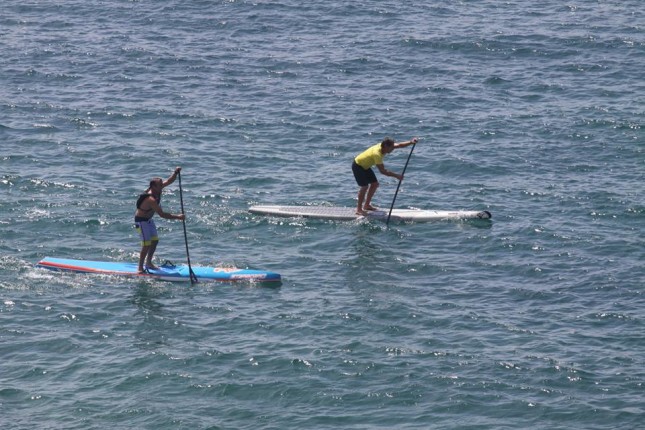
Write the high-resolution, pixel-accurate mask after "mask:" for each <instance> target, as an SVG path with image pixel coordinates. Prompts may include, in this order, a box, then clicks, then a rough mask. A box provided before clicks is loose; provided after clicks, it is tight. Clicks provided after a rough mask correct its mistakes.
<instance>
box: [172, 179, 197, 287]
mask: <svg viewBox="0 0 645 430" xmlns="http://www.w3.org/2000/svg"><path fill="white" fill-rule="evenodd" d="M177 179H179V202H180V203H181V213H182V215H184V219H183V220H181V222H182V225H183V226H184V243H185V244H186V259H187V260H188V273H189V274H190V283H191V284H194V283H195V282H197V275H195V272H193V268H192V267H191V266H190V252H189V251H188V234H186V213H185V212H184V195H183V192H182V189H181V172H178V173H177Z"/></svg>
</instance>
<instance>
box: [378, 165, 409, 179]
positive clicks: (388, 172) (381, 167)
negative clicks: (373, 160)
mask: <svg viewBox="0 0 645 430" xmlns="http://www.w3.org/2000/svg"><path fill="white" fill-rule="evenodd" d="M376 167H377V168H378V170H379V172H381V173H382V174H384V175H385V176H391V177H393V178H396V179H398V180H399V181H400V180H402V179H403V176H402V175H399V174H398V173H394V172H392V171H391V170H387V169H386V168H385V164H377V165H376Z"/></svg>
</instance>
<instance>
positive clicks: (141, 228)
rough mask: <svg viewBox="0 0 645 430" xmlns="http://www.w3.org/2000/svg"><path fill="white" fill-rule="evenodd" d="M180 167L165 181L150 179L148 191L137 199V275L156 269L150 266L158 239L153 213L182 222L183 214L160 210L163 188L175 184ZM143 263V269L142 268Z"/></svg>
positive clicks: (135, 215) (135, 219)
mask: <svg viewBox="0 0 645 430" xmlns="http://www.w3.org/2000/svg"><path fill="white" fill-rule="evenodd" d="M179 172H181V167H177V168H176V169H175V171H174V173H173V174H172V175H170V176H169V177H168V179H166V180H165V181H164V180H163V179H161V178H152V179H151V180H150V186H149V187H148V189H147V190H146V191H145V192H144V193H143V194H141V195H139V198H138V199H137V210H136V212H135V213H134V225H135V227H136V228H137V231H138V232H139V234H140V235H141V253H140V254H139V273H145V271H146V268H147V269H153V270H155V269H158V267H157V266H155V265H154V264H152V257H153V256H154V254H155V250H156V249H157V244H158V243H159V237H158V236H157V227H156V226H155V222H154V220H153V219H152V217H153V216H154V214H155V213H158V214H159V216H160V217H161V218H165V219H177V220H183V219H184V218H185V216H184V214H179V215H173V214H171V213H168V212H164V211H163V209H161V206H160V203H161V193H162V191H163V189H164V188H166V187H167V186H168V185H170V184H172V183H173V182H175V179H177V175H178V174H179ZM144 263H145V267H144Z"/></svg>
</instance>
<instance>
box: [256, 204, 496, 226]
mask: <svg viewBox="0 0 645 430" xmlns="http://www.w3.org/2000/svg"><path fill="white" fill-rule="evenodd" d="M249 212H251V213H253V214H258V215H272V216H281V217H303V218H315V219H327V220H339V221H350V220H356V219H360V218H365V217H363V216H361V215H356V208H348V207H340V206H280V205H258V206H251V207H250V208H249ZM389 212H390V211H389V209H388V210H376V211H369V212H368V213H367V216H366V218H368V219H376V220H382V221H385V220H387V217H388V214H389ZM491 217H492V215H491V213H490V212H489V211H465V210H455V211H436V210H422V209H393V210H392V216H391V218H390V219H391V220H396V221H416V222H425V221H441V220H461V219H490V218H491Z"/></svg>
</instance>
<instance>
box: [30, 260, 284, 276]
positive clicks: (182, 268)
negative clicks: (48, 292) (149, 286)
mask: <svg viewBox="0 0 645 430" xmlns="http://www.w3.org/2000/svg"><path fill="white" fill-rule="evenodd" d="M191 266H192V265H191ZM36 267H42V268H45V269H49V270H55V271H62V272H74V273H95V274H103V275H117V276H130V277H141V278H149V279H159V280H164V281H176V282H190V272H189V270H188V266H186V265H183V264H178V265H173V264H166V265H162V266H159V270H149V271H148V273H143V274H142V273H139V272H138V265H137V264H136V263H124V262H116V261H89V260H72V259H66V258H51V257H47V258H44V259H42V260H41V261H40V262H39V263H38V264H36ZM192 269H193V273H194V274H195V275H196V276H197V281H198V282H202V281H210V282H239V281H256V282H280V281H281V276H280V275H279V274H278V273H275V272H268V271H265V270H252V269H237V268H226V267H206V266H192Z"/></svg>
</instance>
